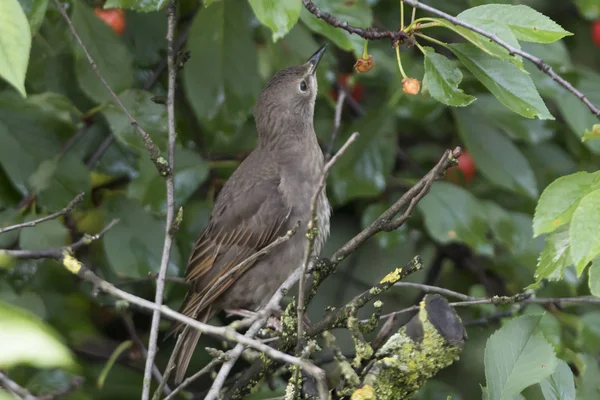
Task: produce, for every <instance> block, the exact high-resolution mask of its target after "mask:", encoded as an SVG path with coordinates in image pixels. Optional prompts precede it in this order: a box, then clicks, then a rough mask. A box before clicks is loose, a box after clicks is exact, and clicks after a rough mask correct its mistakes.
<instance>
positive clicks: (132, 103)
mask: <svg viewBox="0 0 600 400" xmlns="http://www.w3.org/2000/svg"><path fill="white" fill-rule="evenodd" d="M152 97H153V96H152V94H151V93H150V92H146V91H144V90H140V89H127V90H125V91H124V92H123V93H121V94H120V95H119V99H120V100H121V102H122V103H123V105H124V106H125V108H126V109H127V111H129V113H130V114H131V115H132V116H133V118H134V119H135V120H136V121H137V122H138V124H139V125H140V126H141V127H142V128H143V129H144V130H145V131H146V132H147V133H148V134H149V135H150V137H151V138H152V140H153V141H154V143H155V144H156V145H157V146H158V147H159V149H161V150H163V151H165V150H166V149H167V108H166V107H165V106H163V105H160V104H156V103H154V102H153V101H152ZM103 114H104V116H106V119H107V121H108V124H109V125H110V129H111V130H112V131H113V134H114V135H115V137H116V138H117V140H119V142H121V143H123V144H124V145H126V146H128V147H130V148H133V149H136V150H138V151H139V152H142V153H144V152H146V151H147V150H146V148H145V146H144V142H143V140H142V138H141V137H140V135H139V133H138V132H137V130H136V129H135V127H134V126H133V125H132V124H131V121H129V118H128V117H127V116H126V115H125V113H124V112H123V110H122V109H121V107H119V106H118V105H116V104H114V103H113V102H111V103H110V104H108V105H107V106H106V108H105V109H104V111H103ZM144 156H145V155H144Z"/></svg>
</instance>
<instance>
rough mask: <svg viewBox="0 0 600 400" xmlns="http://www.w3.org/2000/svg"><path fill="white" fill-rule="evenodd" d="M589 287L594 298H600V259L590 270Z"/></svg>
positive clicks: (595, 261) (593, 263) (599, 258)
mask: <svg viewBox="0 0 600 400" xmlns="http://www.w3.org/2000/svg"><path fill="white" fill-rule="evenodd" d="M588 286H589V287H590V293H591V294H592V295H593V296H597V297H600V257H596V258H595V259H594V260H593V261H592V265H590V269H589V270H588Z"/></svg>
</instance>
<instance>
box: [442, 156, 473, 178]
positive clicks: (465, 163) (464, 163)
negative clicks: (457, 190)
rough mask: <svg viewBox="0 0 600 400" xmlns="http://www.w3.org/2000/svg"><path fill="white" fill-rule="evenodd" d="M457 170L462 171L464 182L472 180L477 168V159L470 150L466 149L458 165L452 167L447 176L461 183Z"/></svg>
mask: <svg viewBox="0 0 600 400" xmlns="http://www.w3.org/2000/svg"><path fill="white" fill-rule="evenodd" d="M457 170H458V171H460V172H461V173H462V176H463V177H464V182H466V183H469V182H471V181H472V180H473V178H474V177H475V172H476V170H477V168H476V167H475V161H473V158H472V157H471V154H469V152H468V151H466V150H464V151H463V153H462V155H461V156H460V157H459V158H458V166H456V167H452V168H450V169H449V170H448V173H447V177H448V179H449V180H450V181H451V182H454V183H459V177H458V176H457Z"/></svg>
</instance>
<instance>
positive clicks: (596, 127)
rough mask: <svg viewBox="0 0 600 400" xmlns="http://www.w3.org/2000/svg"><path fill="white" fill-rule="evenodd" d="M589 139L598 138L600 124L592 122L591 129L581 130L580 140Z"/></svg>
mask: <svg viewBox="0 0 600 400" xmlns="http://www.w3.org/2000/svg"><path fill="white" fill-rule="evenodd" d="M590 139H596V140H598V139H600V124H594V125H593V126H592V130H591V131H590V130H589V129H586V130H585V131H584V132H583V137H582V138H581V141H582V142H585V141H586V140H590Z"/></svg>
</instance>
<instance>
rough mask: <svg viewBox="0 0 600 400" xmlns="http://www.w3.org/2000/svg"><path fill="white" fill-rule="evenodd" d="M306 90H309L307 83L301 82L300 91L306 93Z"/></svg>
mask: <svg viewBox="0 0 600 400" xmlns="http://www.w3.org/2000/svg"><path fill="white" fill-rule="evenodd" d="M306 89H308V86H307V85H306V81H302V82H300V90H302V91H303V92H306Z"/></svg>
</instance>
